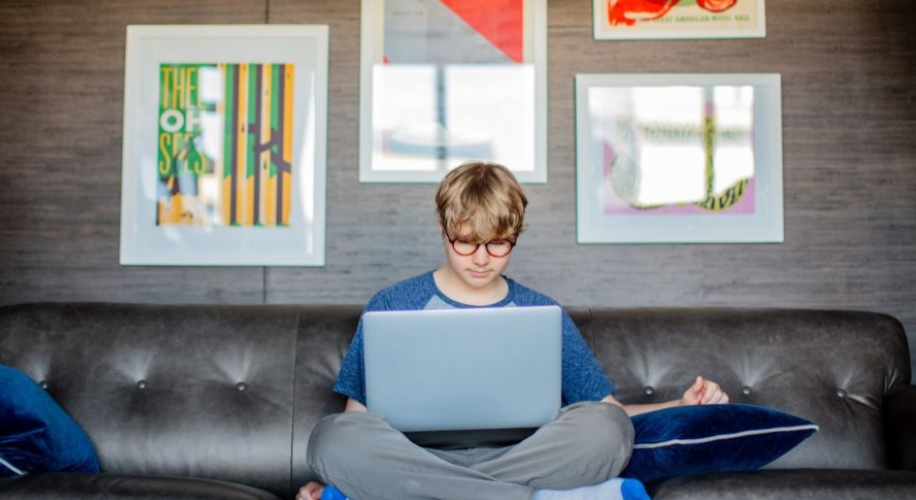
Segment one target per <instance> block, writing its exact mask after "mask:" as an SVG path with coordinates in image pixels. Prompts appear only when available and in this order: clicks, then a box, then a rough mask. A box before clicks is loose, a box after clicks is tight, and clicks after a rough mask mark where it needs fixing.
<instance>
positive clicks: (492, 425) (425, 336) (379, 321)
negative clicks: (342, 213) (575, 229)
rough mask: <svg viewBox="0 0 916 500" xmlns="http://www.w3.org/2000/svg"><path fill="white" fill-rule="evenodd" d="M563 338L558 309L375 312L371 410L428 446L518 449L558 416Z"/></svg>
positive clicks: (368, 328)
mask: <svg viewBox="0 0 916 500" xmlns="http://www.w3.org/2000/svg"><path fill="white" fill-rule="evenodd" d="M561 336H562V313H561V310H560V308H559V307H558V306H538V307H499V308H479V309H441V310H439V309H437V310H422V311H375V312H367V313H365V314H364V315H363V349H364V356H365V370H366V399H367V407H368V409H369V411H370V412H372V413H375V414H378V415H381V416H383V417H384V418H385V419H386V421H387V422H388V423H389V424H390V425H391V426H392V427H394V428H395V429H398V430H400V431H402V432H404V433H405V434H407V435H408V437H410V438H411V439H413V440H414V441H416V442H420V443H422V444H426V445H436V444H440V445H444V444H452V445H461V444H465V445H477V444H481V441H491V442H494V443H495V442H500V441H504V442H510V441H517V440H518V439H521V438H524V437H525V436H527V435H528V434H530V432H532V431H533V430H534V429H536V428H538V427H540V426H542V425H544V424H545V423H547V422H550V421H551V420H553V419H554V418H555V417H556V413H557V410H559V408H560V398H561V392H560V391H561V349H562V340H561ZM450 431H458V432H450ZM464 431H482V432H464ZM491 431H495V432H491ZM488 433H489V434H490V435H489V436H488V435H487V434H488ZM436 441H439V443H436Z"/></svg>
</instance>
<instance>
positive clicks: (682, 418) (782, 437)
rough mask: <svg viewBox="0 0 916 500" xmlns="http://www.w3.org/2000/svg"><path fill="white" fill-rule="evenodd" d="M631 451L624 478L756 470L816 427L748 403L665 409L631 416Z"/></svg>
mask: <svg viewBox="0 0 916 500" xmlns="http://www.w3.org/2000/svg"><path fill="white" fill-rule="evenodd" d="M632 420H633V427H634V428H635V430H636V437H635V443H634V446H633V455H632V457H631V458H630V462H629V463H628V464H627V467H626V469H624V471H623V473H622V474H621V475H622V476H623V477H631V478H636V479H639V480H641V481H644V482H645V481H652V480H654V479H659V478H663V477H670V476H678V475H682V474H699V473H704V472H718V471H744V470H755V469H759V468H760V467H763V466H764V465H766V464H768V463H770V462H772V461H773V460H776V459H777V458H779V457H780V456H782V455H784V454H785V453H786V452H788V451H789V450H791V449H792V448H794V447H795V446H797V445H798V444H799V443H801V442H802V441H804V440H805V439H807V438H808V436H810V435H811V434H813V433H814V432H816V431H817V430H818V427H817V426H816V425H814V424H812V423H811V422H809V421H807V420H805V419H802V418H799V417H796V416H793V415H789V414H787V413H783V412H780V411H776V410H773V409H769V408H764V407H761V406H754V405H744V404H725V405H697V406H679V407H674V408H666V409H664V410H658V411H654V412H648V413H643V414H639V415H635V416H634V417H633V419H632Z"/></svg>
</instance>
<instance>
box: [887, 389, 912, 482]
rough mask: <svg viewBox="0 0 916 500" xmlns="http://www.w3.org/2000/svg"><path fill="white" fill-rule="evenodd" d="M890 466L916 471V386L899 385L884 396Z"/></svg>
mask: <svg viewBox="0 0 916 500" xmlns="http://www.w3.org/2000/svg"><path fill="white" fill-rule="evenodd" d="M884 432H885V439H886V441H887V459H888V466H889V467H890V468H891V469H901V470H912V471H916V385H898V386H897V387H894V388H893V389H891V390H890V391H888V393H887V394H886V395H885V396H884Z"/></svg>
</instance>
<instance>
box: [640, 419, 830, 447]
mask: <svg viewBox="0 0 916 500" xmlns="http://www.w3.org/2000/svg"><path fill="white" fill-rule="evenodd" d="M812 429H813V430H814V431H815V432H817V431H819V430H820V428H819V427H818V426H816V425H813V424H812V425H795V426H789V427H772V428H769V429H758V430H754V431H742V432H734V433H732V434H720V435H718V436H707V437H702V438H694V439H671V440H668V441H662V442H660V443H638V444H634V445H633V449H635V450H648V449H652V448H664V447H665V446H671V445H675V444H703V443H711V442H713V441H723V440H726V439H734V438H741V437H745V436H758V435H761V434H772V433H779V432H797V431H807V430H812Z"/></svg>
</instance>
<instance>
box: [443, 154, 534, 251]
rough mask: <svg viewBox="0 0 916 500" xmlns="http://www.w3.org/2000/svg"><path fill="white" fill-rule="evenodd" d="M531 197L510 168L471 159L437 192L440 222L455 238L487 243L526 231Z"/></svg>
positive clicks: (452, 174)
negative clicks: (458, 233) (526, 194)
mask: <svg viewBox="0 0 916 500" xmlns="http://www.w3.org/2000/svg"><path fill="white" fill-rule="evenodd" d="M527 206H528V198H527V197H526V196H525V192H524V191H523V190H522V187H521V185H519V183H518V181H517V180H516V179H515V176H514V175H512V172H510V171H509V169H508V168H506V167H504V166H502V165H499V164H497V163H489V162H468V163H464V164H462V165H461V166H459V167H458V168H455V169H454V170H452V171H451V172H449V173H448V174H447V175H446V176H445V178H443V179H442V182H441V183H439V189H438V190H437V191H436V209H437V210H438V212H439V223H440V224H441V225H442V228H443V229H445V231H446V232H447V233H448V234H449V235H450V236H451V237H452V238H456V237H458V235H456V233H457V232H458V231H461V232H462V234H461V235H460V236H461V238H462V239H467V240H469V241H477V242H483V241H486V240H488V239H501V238H514V237H516V236H518V235H519V234H521V233H522V231H524V230H525V208H526V207H527Z"/></svg>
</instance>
